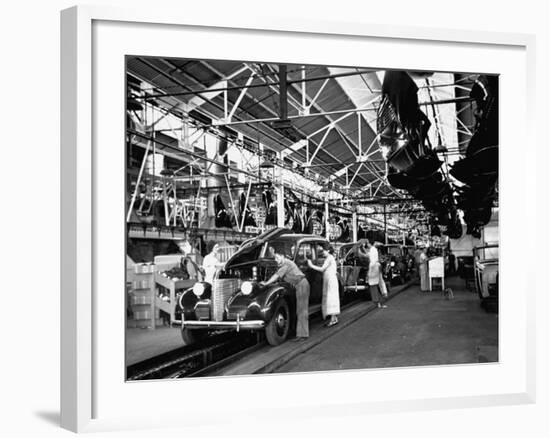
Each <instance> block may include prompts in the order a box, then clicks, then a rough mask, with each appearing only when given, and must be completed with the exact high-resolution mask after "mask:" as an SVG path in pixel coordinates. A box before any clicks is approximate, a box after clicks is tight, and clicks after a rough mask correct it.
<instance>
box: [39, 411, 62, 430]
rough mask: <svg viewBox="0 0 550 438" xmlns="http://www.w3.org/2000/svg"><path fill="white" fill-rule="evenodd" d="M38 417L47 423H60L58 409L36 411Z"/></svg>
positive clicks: (55, 424) (57, 424) (56, 424)
mask: <svg viewBox="0 0 550 438" xmlns="http://www.w3.org/2000/svg"><path fill="white" fill-rule="evenodd" d="M34 414H35V415H36V416H37V417H38V418H40V419H41V420H43V421H44V422H45V423H49V424H51V425H53V426H59V424H60V416H61V415H60V414H59V412H56V411H39V412H35V413H34Z"/></svg>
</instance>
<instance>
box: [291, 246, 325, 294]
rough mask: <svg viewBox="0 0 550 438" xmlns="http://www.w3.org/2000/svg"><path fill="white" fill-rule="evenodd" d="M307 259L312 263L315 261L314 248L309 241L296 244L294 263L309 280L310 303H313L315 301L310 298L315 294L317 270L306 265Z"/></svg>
mask: <svg viewBox="0 0 550 438" xmlns="http://www.w3.org/2000/svg"><path fill="white" fill-rule="evenodd" d="M308 260H311V261H312V262H313V263H315V248H314V247H313V244H312V243H311V242H301V243H300V244H299V246H298V250H297V252H296V259H295V263H296V266H298V268H300V270H301V271H302V272H303V273H304V274H306V278H307V281H308V282H309V286H310V298H309V301H310V303H314V302H316V301H312V298H314V297H315V296H316V294H315V293H314V289H315V284H316V282H317V281H318V280H317V277H318V274H319V273H318V272H317V271H315V269H311V268H310V267H309V265H308Z"/></svg>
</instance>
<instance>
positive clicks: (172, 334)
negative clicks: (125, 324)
mask: <svg viewBox="0 0 550 438" xmlns="http://www.w3.org/2000/svg"><path fill="white" fill-rule="evenodd" d="M183 345H184V343H183V340H182V339H181V334H180V329H179V327H173V328H170V327H165V326H161V327H157V328H156V329H154V330H153V329H147V328H143V329H142V328H127V329H126V366H128V365H133V364H135V363H137V362H141V361H142V360H145V359H150V358H152V357H155V356H158V355H159V354H162V353H166V352H168V351H171V350H174V349H176V348H179V347H183Z"/></svg>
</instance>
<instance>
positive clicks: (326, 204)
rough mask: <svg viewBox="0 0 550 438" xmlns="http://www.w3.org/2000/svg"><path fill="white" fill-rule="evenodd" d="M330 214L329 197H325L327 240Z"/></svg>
mask: <svg viewBox="0 0 550 438" xmlns="http://www.w3.org/2000/svg"><path fill="white" fill-rule="evenodd" d="M327 198H328V194H327ZM328 214H329V209H328V199H325V237H326V238H327V240H328V227H329V221H328Z"/></svg>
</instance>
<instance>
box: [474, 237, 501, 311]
mask: <svg viewBox="0 0 550 438" xmlns="http://www.w3.org/2000/svg"><path fill="white" fill-rule="evenodd" d="M474 280H475V288H476V292H477V293H478V295H479V298H480V299H481V305H482V306H483V307H484V308H485V310H487V311H497V309H498V245H485V246H478V247H476V248H474Z"/></svg>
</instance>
